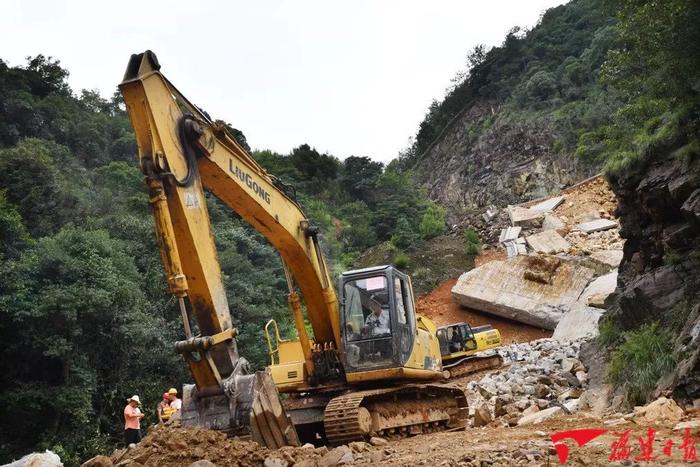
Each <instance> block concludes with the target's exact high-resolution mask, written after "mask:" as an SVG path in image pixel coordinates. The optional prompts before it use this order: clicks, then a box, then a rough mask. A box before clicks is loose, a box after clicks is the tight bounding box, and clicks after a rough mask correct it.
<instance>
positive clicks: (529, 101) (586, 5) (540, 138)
mask: <svg viewBox="0 0 700 467" xmlns="http://www.w3.org/2000/svg"><path fill="white" fill-rule="evenodd" d="M600 3H601V2H599V1H597V0H575V1H573V2H571V3H569V4H567V5H563V6H560V7H557V8H553V9H551V10H548V11H547V12H546V13H545V14H544V15H543V16H542V19H541V21H540V23H539V24H538V25H537V26H536V27H535V28H533V29H532V30H530V31H527V32H525V31H520V30H518V29H517V28H516V29H514V30H513V31H511V33H509V34H508V36H507V37H506V39H505V41H504V42H503V45H502V46H500V47H496V48H493V49H491V50H489V51H486V50H485V49H484V48H483V47H477V48H475V49H474V50H473V51H472V52H471V54H470V55H469V59H468V62H469V63H468V70H467V71H466V72H465V73H463V74H462V75H461V76H459V77H457V82H456V84H455V86H454V88H453V89H451V90H450V91H449V92H448V93H447V95H446V96H445V98H444V100H443V101H442V102H439V103H438V102H435V103H433V105H432V106H431V108H430V109H429V111H428V114H427V115H426V118H425V120H424V121H423V122H422V123H421V125H420V129H419V131H418V133H417V135H416V140H415V143H414V145H413V147H411V148H410V150H409V151H408V152H407V153H406V154H405V155H403V156H402V159H401V161H400V162H401V166H402V167H405V168H409V169H412V170H413V171H414V172H415V174H416V176H417V178H418V179H419V180H420V181H422V182H423V183H425V184H426V186H427V187H428V192H429V194H430V197H431V198H432V199H434V200H436V201H438V202H440V203H441V204H443V205H445V206H446V207H447V208H448V220H449V221H450V222H451V223H454V224H463V223H465V221H466V223H471V224H474V223H478V222H479V221H478V219H479V216H474V215H473V214H475V213H481V212H483V211H485V210H486V208H487V207H488V206H489V205H492V204H493V205H497V206H504V205H506V204H509V203H516V202H522V201H526V200H528V199H533V198H537V197H541V196H544V195H546V194H549V193H552V192H553V191H556V190H559V189H561V188H563V187H565V186H567V185H570V184H572V183H573V182H575V181H576V180H580V179H582V178H585V177H586V176H589V175H592V174H593V173H595V172H596V171H598V170H599V169H600V166H601V163H600V161H597V160H589V159H585V158H580V157H575V155H574V153H575V152H576V146H577V142H578V139H579V137H580V135H582V134H583V133H585V132H586V130H587V129H590V128H592V127H594V126H596V125H599V124H601V123H602V122H604V121H605V120H606V119H607V118H608V115H607V114H608V110H609V108H610V107H611V106H613V105H615V101H616V100H615V97H614V95H613V94H610V93H603V92H602V91H601V86H600V84H599V83H598V72H599V69H600V66H601V64H602V63H603V60H604V58H605V55H606V53H607V50H608V49H609V47H610V46H611V44H612V43H613V40H614V34H613V23H614V20H613V19H612V18H610V17H609V16H608V15H607V14H605V13H604V12H603V11H602V8H601V6H600ZM465 216H466V218H465Z"/></svg>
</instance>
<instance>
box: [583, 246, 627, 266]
mask: <svg viewBox="0 0 700 467" xmlns="http://www.w3.org/2000/svg"><path fill="white" fill-rule="evenodd" d="M622 256H623V252H622V250H601V251H595V252H593V253H591V259H592V260H594V261H596V262H598V263H601V264H603V265H605V266H609V267H612V268H616V267H618V266H619V265H620V262H621V261H622Z"/></svg>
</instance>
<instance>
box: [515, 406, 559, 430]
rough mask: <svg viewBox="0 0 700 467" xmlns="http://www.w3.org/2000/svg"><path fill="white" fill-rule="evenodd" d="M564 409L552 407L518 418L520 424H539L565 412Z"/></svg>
mask: <svg viewBox="0 0 700 467" xmlns="http://www.w3.org/2000/svg"><path fill="white" fill-rule="evenodd" d="M563 411H564V410H563V409H562V408H561V407H550V408H548V409H544V410H540V411H539V412H535V413H532V414H529V415H525V416H524V417H523V418H521V419H520V420H518V426H523V425H537V424H538V423H542V422H543V421H545V420H547V419H548V418H552V417H554V416H556V415H559V414H560V413H563Z"/></svg>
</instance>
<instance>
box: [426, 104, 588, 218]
mask: <svg viewBox="0 0 700 467" xmlns="http://www.w3.org/2000/svg"><path fill="white" fill-rule="evenodd" d="M495 112H496V111H495V110H494V109H493V108H492V107H491V106H489V105H486V104H482V105H475V106H472V107H471V108H470V109H469V110H468V111H466V112H464V113H463V114H462V115H461V116H459V117H457V118H456V119H455V121H453V122H452V124H451V125H450V126H449V127H448V128H447V129H446V130H445V131H444V132H443V134H442V135H441V136H440V137H439V138H438V139H437V142H436V143H434V144H433V145H432V146H431V147H430V148H429V149H428V150H427V151H426V152H425V154H423V156H422V157H421V158H420V159H419V160H418V161H417V163H416V164H415V166H414V171H415V173H416V176H417V177H418V179H419V180H420V181H421V182H423V183H424V184H425V185H426V187H427V188H428V192H429V195H430V197H431V198H432V199H434V200H435V201H437V202H439V203H440V204H442V205H443V206H446V207H447V209H448V222H449V223H450V224H458V225H470V226H472V227H477V228H478V227H479V225H478V224H479V223H480V222H481V221H480V220H479V219H480V217H481V214H482V213H483V212H484V211H485V210H486V209H487V208H488V207H489V206H491V205H493V206H497V207H504V206H506V205H508V204H516V203H521V202H524V201H528V200H531V199H535V198H540V197H542V196H546V195H549V194H551V193H554V192H557V191H559V190H561V189H562V188H565V187H567V186H569V185H571V184H573V183H574V182H576V181H579V180H581V179H583V178H586V177H587V176H590V175H592V174H593V173H594V172H595V169H594V168H592V167H585V166H583V165H582V164H581V163H580V162H579V161H577V160H576V159H575V157H574V156H573V155H568V154H561V153H560V152H558V151H556V150H555V149H554V147H555V141H556V135H555V134H553V133H552V131H551V130H550V129H548V128H547V127H546V126H541V125H531V124H526V123H521V122H518V123H511V122H505V121H503V120H502V119H500V118H497V117H496V118H494V117H492V113H495ZM492 120H495V123H494V122H492ZM475 224H477V225H475Z"/></svg>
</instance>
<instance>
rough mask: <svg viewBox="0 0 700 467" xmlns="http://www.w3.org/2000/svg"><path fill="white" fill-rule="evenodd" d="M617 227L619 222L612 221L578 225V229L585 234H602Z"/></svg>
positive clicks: (603, 220)
mask: <svg viewBox="0 0 700 467" xmlns="http://www.w3.org/2000/svg"><path fill="white" fill-rule="evenodd" d="M615 227H617V222H615V221H612V220H610V219H596V220H594V221H588V222H584V223H582V224H578V225H576V228H577V229H579V230H580V231H581V232H584V233H593V232H601V231H603V230H610V229H613V228H615Z"/></svg>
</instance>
